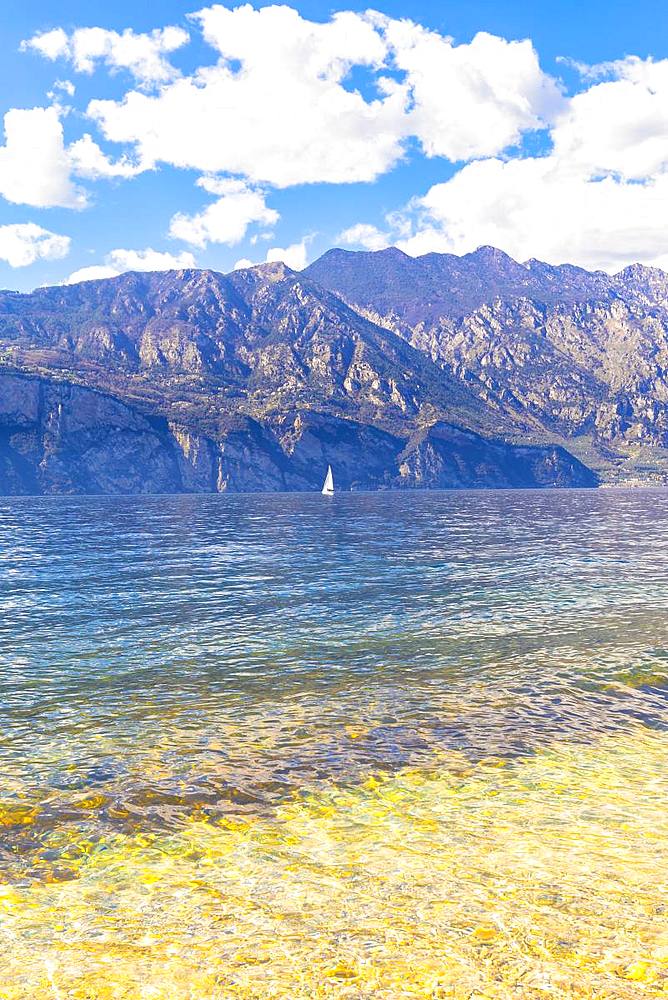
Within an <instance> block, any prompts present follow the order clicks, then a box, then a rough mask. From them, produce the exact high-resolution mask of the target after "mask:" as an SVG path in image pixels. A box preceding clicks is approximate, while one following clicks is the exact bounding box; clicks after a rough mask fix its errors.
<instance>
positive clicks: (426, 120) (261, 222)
mask: <svg viewBox="0 0 668 1000" xmlns="http://www.w3.org/2000/svg"><path fill="white" fill-rule="evenodd" d="M200 10H201V11H202V14H201V15H200V16H199V17H195V18H193V17H192V16H191V15H192V14H193V13H194V12H197V11H200ZM374 10H375V11H377V12H378V15H369V14H368V13H366V12H367V6H366V5H364V4H357V3H352V2H351V3H347V4H343V5H341V6H330V5H329V4H325V3H320V2H316V0H311V2H303V3H293V4H290V5H286V6H284V7H283V8H281V9H280V10H277V9H276V8H275V7H274V8H273V9H272V5H270V4H268V3H255V4H252V5H251V4H247V5H245V6H244V5H241V4H232V3H228V4H225V5H221V7H220V8H219V9H218V10H216V9H215V8H214V7H207V8H200V7H198V5H197V4H190V3H182V2H169V0H167V2H164V3H162V4H160V5H149V4H137V3H130V2H126V0H123V2H118V0H117V2H115V3H114V4H109V3H108V2H105V3H102V2H97V0H88V2H86V3H84V2H81V0H76V2H73V0H63V2H61V3H60V4H58V5H57V7H56V5H54V4H53V3H47V2H41V0H32V2H31V3H29V4H24V5H15V7H14V8H13V9H11V10H8V9H5V11H4V12H3V14H2V15H0V18H1V20H0V28H1V34H0V42H1V44H2V59H0V95H1V97H2V102H1V104H2V106H1V107H0V116H5V115H7V116H8V117H7V118H5V139H4V140H2V141H4V142H5V146H4V147H3V148H2V149H0V286H2V287H6V288H18V289H30V288H33V287H35V286H36V285H40V284H51V283H58V282H60V281H64V280H67V279H68V278H69V277H70V276H71V275H74V276H75V279H78V278H80V279H85V278H88V277H95V276H103V275H105V274H112V273H114V272H118V271H120V270H124V269H127V268H135V267H139V268H152V267H166V266H179V265H181V266H183V265H190V264H195V265H197V266H202V267H212V268H215V269H218V270H224V271H226V270H230V269H232V268H233V267H234V266H235V265H237V264H238V263H239V262H241V263H242V264H243V263H244V262H252V263H259V262H261V261H264V260H265V259H275V258H280V257H283V258H284V259H286V260H287V261H288V263H290V264H292V265H293V266H296V267H299V266H303V264H304V263H305V262H306V261H308V260H312V259H314V258H315V257H316V256H318V255H319V254H320V253H322V252H324V250H326V249H327V248H328V247H330V246H332V245H345V246H349V247H351V248H353V249H354V248H363V247H366V248H369V249H376V248H380V247H381V246H384V245H389V244H391V243H394V244H397V245H399V246H401V247H402V248H403V249H405V250H406V252H408V253H412V254H420V253H426V252H430V251H432V250H437V251H446V252H455V253H463V252H467V251H468V250H470V249H474V248H475V246H477V245H479V244H480V243H493V244H494V245H497V246H500V247H501V248H502V249H504V250H506V251H507V252H509V253H511V254H512V255H513V256H516V257H517V258H518V259H527V258H529V257H534V256H535V257H539V258H541V259H548V260H550V261H551V262H554V263H560V262H563V261H572V262H575V263H578V264H581V265H582V266H586V267H590V268H596V267H601V268H605V269H606V270H609V271H614V270H616V269H618V268H619V267H622V266H624V265H625V264H627V263H630V262H631V261H633V260H642V261H643V262H644V263H650V264H657V265H659V266H666V264H667V263H668V242H666V239H665V237H664V232H665V233H668V60H667V59H666V57H667V56H668V53H667V52H666V51H665V49H666V47H667V44H668V43H666V39H667V38H668V34H667V29H668V7H666V6H664V5H662V4H659V3H654V2H638V3H633V4H632V3H622V2H614V0H613V2H607V3H603V2H587V3H586V4H582V3H574V2H559V0H555V2H553V3H542V2H541V3H535V4H528V3H526V2H499V0H495V2H491V0H478V2H467V3H463V2H452V3H447V2H446V3H427V2H423V3H419V2H412V3H410V4H408V3H406V2H403V3H402V2H397V0H392V2H386V3H379V4H377V5H376V6H375V7H374ZM341 12H344V13H343V14H341ZM91 28H96V29H100V30H98V31H97V32H95V33H92V34H91V33H90V32H88V33H87V32H86V31H85V30H84V29H91ZM172 28H173V29H175V30H173V31H171V33H169V32H168V33H167V34H164V35H156V34H155V32H157V31H160V30H162V29H172ZM128 32H131V33H132V35H131V36H128V34H127V33H128ZM481 33H484V34H481ZM84 136H88V137H89V138H88V139H84V138H83V137H84Z"/></svg>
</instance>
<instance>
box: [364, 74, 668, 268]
mask: <svg viewBox="0 0 668 1000" xmlns="http://www.w3.org/2000/svg"><path fill="white" fill-rule="evenodd" d="M601 75H607V76H612V77H613V78H612V79H607V80H605V81H604V82H595V83H593V84H592V85H591V86H589V87H588V88H586V89H585V90H584V91H582V92H580V93H578V94H576V95H575V96H573V97H572V98H570V99H569V100H568V101H567V102H566V103H565V104H564V106H563V107H562V109H561V111H560V112H559V114H557V115H556V116H555V119H554V122H553V125H552V128H551V132H550V137H551V140H552V148H551V150H550V151H549V152H548V153H546V155H544V156H541V157H525V158H520V157H515V158H510V159H501V158H499V157H492V158H488V159H484V160H479V161H477V162H472V163H468V164H467V165H466V166H464V167H463V168H462V169H461V170H459V171H458V172H457V173H456V174H455V175H454V176H453V177H452V178H451V179H450V180H448V181H446V182H444V183H441V184H436V185H434V186H433V187H432V188H430V190H429V191H428V192H427V193H426V195H425V196H424V197H422V198H416V199H414V200H413V201H412V202H411V204H410V205H409V206H408V207H407V209H406V211H404V212H403V213H399V214H398V215H397V216H396V217H395V218H391V217H390V218H389V219H388V222H389V223H390V229H391V231H392V238H393V239H394V241H395V242H396V244H397V246H399V247H400V248H401V249H403V250H405V251H406V252H407V253H411V254H413V255H418V254H423V253H428V252H431V251H437V252H451V253H466V252H469V251H471V250H473V249H475V247H477V246H479V245H483V244H488V245H493V246H498V247H500V248H501V249H503V250H505V251H507V252H508V253H510V254H511V255H512V256H513V257H515V258H516V259H518V260H526V259H527V258H530V257H537V258H540V259H542V260H546V261H549V262H551V263H563V262H566V261H568V262H572V263H575V264H579V265H581V266H583V267H589V268H601V269H604V270H608V271H615V270H617V269H619V268H621V267H623V266H625V265H626V264H629V263H632V262H633V261H640V262H642V263H646V264H657V265H659V266H660V265H661V263H662V262H665V260H666V259H667V258H666V255H667V254H668V112H667V111H666V108H667V107H668V60H661V61H659V62H656V61H653V60H651V59H650V60H644V61H643V60H639V59H637V58H635V57H634V58H628V59H624V60H621V61H619V62H617V63H608V64H606V65H605V67H603V68H601V67H599V72H597V73H594V72H593V70H592V71H591V72H590V73H589V74H588V76H589V77H591V78H592V79H595V80H596V81H598V80H599V77H600V76H601ZM348 232H349V233H352V234H357V235H358V242H359V243H360V244H362V245H364V235H365V234H364V226H363V225H362V226H361V227H360V226H358V227H353V228H352V230H349V231H348ZM367 235H368V239H369V240H370V241H373V238H374V233H373V227H372V228H371V229H370V230H369V232H368V234H367Z"/></svg>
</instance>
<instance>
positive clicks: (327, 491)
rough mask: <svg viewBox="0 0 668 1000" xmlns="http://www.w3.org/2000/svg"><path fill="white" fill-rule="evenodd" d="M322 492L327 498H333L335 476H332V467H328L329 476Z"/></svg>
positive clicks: (326, 477)
mask: <svg viewBox="0 0 668 1000" xmlns="http://www.w3.org/2000/svg"><path fill="white" fill-rule="evenodd" d="M322 492H323V494H324V496H326V497H331V496H332V494H333V493H334V476H333V475H332V467H331V465H328V466H327V475H326V476H325V482H324V484H323V487H322Z"/></svg>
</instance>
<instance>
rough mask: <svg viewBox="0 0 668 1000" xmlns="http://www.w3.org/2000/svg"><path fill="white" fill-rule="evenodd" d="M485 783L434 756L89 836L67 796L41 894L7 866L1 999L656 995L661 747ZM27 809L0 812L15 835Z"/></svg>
mask: <svg viewBox="0 0 668 1000" xmlns="http://www.w3.org/2000/svg"><path fill="white" fill-rule="evenodd" d="M497 765H498V762H495V761H493V760H491V761H485V762H483V763H482V764H480V765H479V766H477V767H476V766H473V765H471V764H470V762H468V761H465V760H464V759H463V758H462V757H461V756H457V755H454V754H453V755H452V756H451V757H448V756H447V755H441V756H440V757H439V758H438V761H437V765H436V766H434V767H433V768H431V769H430V770H429V771H426V770H425V771H418V770H414V769H404V770H400V771H398V772H397V773H395V774H390V773H385V774H378V773H376V772H374V773H373V774H367V775H366V776H365V777H363V778H362V780H361V781H359V782H358V783H356V784H355V785H352V784H349V785H338V786H334V785H332V786H331V787H330V788H329V790H327V791H314V790H313V789H311V790H310V791H309V792H308V794H305V795H304V796H303V797H296V798H294V799H290V800H286V802H285V804H284V805H282V806H279V807H276V808H275V809H274V810H273V811H271V812H269V811H265V813H264V814H260V813H257V814H253V813H252V812H251V811H250V810H248V811H246V812H245V813H244V814H243V815H240V814H238V813H237V814H232V813H230V815H229V816H228V815H226V816H222V817H218V818H214V819H207V818H206V815H205V813H204V812H203V811H198V810H196V809H193V810H192V811H191V813H189V817H190V818H189V819H187V821H185V822H184V823H183V824H182V825H181V826H180V827H179V828H178V829H164V830H160V829H159V828H157V827H156V828H154V829H152V830H148V829H147V830H144V831H134V832H132V831H131V832H123V831H118V832H116V833H113V834H111V835H107V836H102V835H100V836H98V837H96V836H95V835H94V830H93V827H94V823H95V821H96V813H95V809H103V808H104V807H105V803H104V802H102V801H101V796H98V797H97V798H96V799H95V801H93V796H92V795H91V796H90V797H89V798H88V799H86V798H83V799H82V800H81V801H80V802H79V805H80V824H79V825H77V823H76V822H74V821H72V820H70V825H69V826H62V827H57V826H56V827H54V828H53V829H48V830H46V831H45V832H43V835H42V837H41V840H40V845H39V849H40V852H41V856H42V858H43V860H42V861H41V862H40V864H41V865H42V866H44V871H43V872H42V875H41V876H40V875H39V871H42V869H41V868H40V867H39V865H36V866H35V868H36V871H37V872H38V874H37V875H36V876H35V877H34V878H27V877H25V871H24V869H22V868H21V865H20V859H19V858H18V857H17V859H16V862H14V860H12V859H10V860H9V861H5V864H4V884H2V885H0V921H1V926H2V931H3V934H4V940H3V953H2V957H1V958H0V997H2V1000H53V998H54V997H57V998H67V1000H181V998H184V1000H226V998H243V1000H279V998H285V1000H333V998H350V1000H363V998H364V1000H366V998H379V1000H390V998H392V1000H394V998H406V997H409V998H412V997H415V998H431V1000H436V998H448V1000H469V998H473V997H478V998H487V1000H548V998H549V1000H571V998H576V1000H577V998H580V1000H584V998H588V1000H638V998H642V997H667V996H668V808H667V807H668V737H667V736H666V735H664V734H661V733H655V732H651V731H648V730H644V729H641V728H638V729H637V730H636V731H634V732H632V733H628V734H626V735H624V736H616V737H609V738H606V739H603V740H601V741H599V742H598V743H596V744H591V745H588V746H585V745H579V746H575V745H568V744H562V745H559V746H554V745H553V746H552V747H551V748H549V749H545V750H542V751H539V752H537V753H536V754H535V756H533V757H526V758H524V759H522V760H518V761H516V762H514V763H508V762H506V764H505V766H502V767H499V766H497ZM96 795H97V793H96ZM82 801H83V802H84V803H89V804H88V805H84V806H82V805H81V802H82ZM25 808H27V809H28V811H27V812H26V811H21V810H24V807H23V806H22V805H17V804H16V803H14V804H12V805H6V806H4V807H3V808H2V811H1V812H0V817H2V822H3V824H4V825H5V827H6V829H7V830H10V829H12V830H16V831H18V832H17V836H24V833H23V832H22V831H25V835H26V836H27V835H28V834H31V830H32V829H33V826H34V823H33V820H34V818H35V817H34V815H33V813H32V812H31V811H30V808H28V807H25ZM31 817H32V819H31ZM8 820H11V822H8ZM49 871H54V872H62V873H64V874H66V876H67V877H65V878H62V879H60V878H58V877H54V878H50V877H48V872H49Z"/></svg>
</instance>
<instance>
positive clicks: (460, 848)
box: [0, 490, 668, 1000]
mask: <svg viewBox="0 0 668 1000" xmlns="http://www.w3.org/2000/svg"><path fill="white" fill-rule="evenodd" d="M0 553H1V558H2V563H1V577H0V705H1V706H2V716H3V722H2V727H1V739H0V773H1V775H2V793H1V798H0V824H2V826H0V831H1V833H2V837H1V839H0V865H1V867H2V878H3V880H4V889H2V888H0V912H2V906H3V905H4V920H3V924H0V927H3V929H4V933H5V934H6V939H7V942H8V946H7V953H6V956H5V959H3V960H0V996H2V997H3V1000H4V998H5V997H7V998H10V1000H14V998H24V997H25V998H28V997H30V998H40V997H41V996H44V997H47V996H48V997H52V996H56V997H59V998H60V997H68V998H69V997H82V998H84V997H85V998H102V997H114V998H116V997H123V998H130V997H133V998H134V997H142V998H143V997H157V998H163V997H164V998H167V997H170V998H172V997H180V996H184V997H185V996H187V997H190V998H193V1000H200V998H204V997H207V998H214V997H227V996H230V997H231V996H242V997H250V998H252V997H258V998H260V997H262V998H265V997H267V998H269V997H282V996H285V997H309V998H310V997H317V996H323V997H324V996H326V997H330V996H331V997H339V996H342V997H343V996H350V997H367V996H374V997H375V996H378V997H385V996H387V997H394V996H427V997H439V996H442V997H446V996H447V997H455V998H458V997H460V996H461V997H469V996H476V995H478V994H479V995H480V996H493V997H495V998H500V997H502V998H505V997H513V998H514V997H533V996H536V997H538V996H546V995H549V996H558V997H566V996H596V997H599V996H600V997H604V996H605V997H627V996H629V997H631V996H638V995H639V992H643V991H644V992H646V993H648V995H661V994H662V992H663V994H664V995H666V994H667V993H668V931H667V930H666V926H667V921H668V917H667V916H666V910H665V908H666V902H667V900H666V895H665V888H666V887H665V885H664V884H663V880H664V878H665V876H663V875H661V874H660V873H661V872H662V871H663V872H664V873H665V872H666V871H668V843H667V840H666V838H667V837H668V830H667V829H666V819H665V816H666V806H668V779H666V778H664V773H666V771H667V769H666V765H667V764H668V730H667V728H666V727H667V725H668V492H664V491H645V490H643V491H613V490H606V491H597V492H590V491H582V492H580V491H568V492H475V493H468V492H467V493H425V494H421V493H414V494H374V495H364V494H351V495H339V496H336V497H334V498H333V499H331V500H330V499H324V498H321V497H320V496H310V495H309V496H298V495H293V496H252V497H251V496H237V497H232V496H229V497H224V496H222V497H221V496H215V497H208V496H207V497H173V498H169V497H168V498H165V497H155V498H140V499H125V498H124V499H112V498H62V497H61V498H40V499H33V498H30V499H11V500H0ZM657 873H659V874H657ZM3 892H4V896H3V895H2V893H3ZM3 900H4V903H3ZM662 907H663V909H662ZM3 990H4V992H3ZM439 991H440V992H439ZM476 991H477V992H476Z"/></svg>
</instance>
